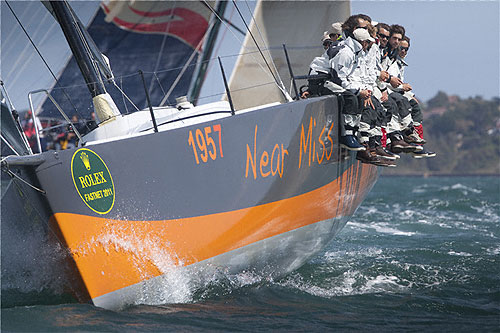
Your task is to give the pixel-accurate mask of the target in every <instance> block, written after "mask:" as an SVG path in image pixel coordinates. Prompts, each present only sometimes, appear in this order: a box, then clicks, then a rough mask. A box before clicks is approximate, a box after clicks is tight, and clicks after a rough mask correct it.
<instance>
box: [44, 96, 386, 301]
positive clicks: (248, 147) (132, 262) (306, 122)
mask: <svg viewBox="0 0 500 333" xmlns="http://www.w3.org/2000/svg"><path fill="white" fill-rule="evenodd" d="M338 119H339V114H338V110H337V101H336V99H335V97H325V98H318V99H310V100H303V101H297V102H293V103H288V104H282V105H276V106H272V107H268V108H263V109H260V110H254V111H249V112H241V113H237V114H236V115H235V116H228V117H224V118H219V119H216V120H212V121H207V122H203V123H198V124H194V125H189V126H184V127H179V128H176V129H172V130H168V131H160V132H158V133H152V134H144V135H138V136H133V137H129V138H122V139H119V140H114V141H108V142H102V143H96V144H92V143H89V144H87V146H86V147H85V148H80V149H74V150H68V151H62V152H58V153H55V152H47V153H44V159H45V162H44V163H43V164H41V165H39V166H38V167H37V169H36V174H37V177H38V179H39V181H40V183H41V186H42V187H43V189H44V190H45V191H46V192H47V199H48V201H49V203H50V206H51V209H52V211H53V213H54V215H53V216H52V222H53V223H54V227H56V228H57V229H59V231H60V233H61V235H62V237H63V238H64V241H65V242H66V245H67V246H68V248H69V249H70V251H71V252H72V254H73V258H74V259H75V262H76V265H77V267H78V269H79V272H80V275H81V277H82V279H83V281H84V283H85V285H86V287H87V290H88V292H89V294H90V296H91V298H92V299H93V300H94V303H95V304H96V305H100V306H103V307H107V308H116V307H120V306H123V305H126V304H134V303H138V302H143V301H145V298H144V295H145V294H144V292H143V291H144V290H146V291H147V290H149V289H150V288H153V289H154V286H155V284H156V283H161V281H164V280H165V276H166V275H167V273H168V272H170V271H171V270H170V268H171V267H174V268H175V269H181V270H186V271H188V272H190V273H189V274H191V275H193V276H196V275H197V274H198V273H200V272H204V271H207V270H208V271H210V269H216V270H226V271H228V272H232V273H233V272H238V271H242V270H260V271H266V272H268V273H269V274H270V275H271V276H278V275H281V274H283V273H286V272H288V271H290V270H293V269H295V268H297V267H299V266H300V265H302V264H303V263H304V262H305V261H306V260H307V259H308V258H310V257H311V256H312V255H314V254H315V253H317V252H318V251H320V250H321V248H322V247H323V246H324V245H325V244H326V243H327V242H329V241H330V240H331V239H332V238H333V236H335V234H337V232H338V231H339V230H340V229H341V228H342V227H343V226H344V225H345V223H346V221H347V219H348V218H349V217H350V216H351V215H352V214H353V213H354V211H355V210H356V208H357V207H358V206H359V204H360V203H361V202H362V200H363V198H364V197H365V196H366V194H367V193H368V192H369V190H370V189H371V187H372V186H373V184H374V183H375V181H376V179H377V177H378V172H377V169H376V167H373V166H370V165H364V164H360V163H358V161H356V159H355V155H354V154H353V153H349V152H347V151H345V150H341V149H340V148H339V145H338V131H339V128H338ZM161 258H169V260H170V262H171V266H169V267H170V268H168V267H166V266H165V265H163V264H162V259H161ZM167 266H168V265H167ZM197 272H198V273H197ZM266 274H267V273H266ZM200 275H202V274H201V273H200ZM158 281H159V282H158ZM146 294H147V293H146ZM139 295H141V296H139Z"/></svg>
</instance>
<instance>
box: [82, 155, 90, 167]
mask: <svg viewBox="0 0 500 333" xmlns="http://www.w3.org/2000/svg"><path fill="white" fill-rule="evenodd" d="M80 158H81V159H82V162H83V165H85V168H86V169H87V170H90V161H89V156H88V155H87V153H85V152H83V153H81V154H80Z"/></svg>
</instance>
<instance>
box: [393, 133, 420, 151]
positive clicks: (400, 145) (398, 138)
mask: <svg viewBox="0 0 500 333" xmlns="http://www.w3.org/2000/svg"><path fill="white" fill-rule="evenodd" d="M422 149H423V148H422V147H421V146H418V145H416V144H413V143H407V142H405V141H404V140H403V136H402V135H401V134H399V133H397V132H395V133H391V149H390V150H391V151H392V152H393V153H395V154H397V153H412V152H414V151H417V150H422Z"/></svg>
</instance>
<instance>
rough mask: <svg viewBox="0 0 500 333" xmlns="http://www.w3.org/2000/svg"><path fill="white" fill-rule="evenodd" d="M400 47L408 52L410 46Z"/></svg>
mask: <svg viewBox="0 0 500 333" xmlns="http://www.w3.org/2000/svg"><path fill="white" fill-rule="evenodd" d="M400 49H401V51H405V52H408V50H409V49H410V48H409V47H401V48H400Z"/></svg>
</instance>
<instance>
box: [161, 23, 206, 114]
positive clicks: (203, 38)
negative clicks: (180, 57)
mask: <svg viewBox="0 0 500 333" xmlns="http://www.w3.org/2000/svg"><path fill="white" fill-rule="evenodd" d="M209 31H210V29H207V31H205V34H204V35H203V37H202V38H201V39H200V41H199V42H198V45H196V47H195V49H194V50H193V53H191V56H190V57H189V59H188V60H187V61H186V63H185V64H184V66H183V67H182V70H181V72H180V73H179V75H177V77H176V78H175V81H174V82H173V83H172V85H171V86H170V88H169V89H168V91H167V94H166V95H165V97H163V99H162V100H161V102H160V106H163V105H164V104H165V102H166V101H167V100H168V98H169V97H170V94H171V93H172V91H173V90H174V88H175V87H176V86H177V83H179V81H180V79H181V77H182V75H184V73H185V72H186V70H187V68H188V67H189V64H190V63H191V61H193V58H194V56H195V55H196V54H197V53H198V50H199V49H200V48H201V45H202V44H203V41H204V40H205V38H206V37H207V35H208V32H209Z"/></svg>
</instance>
